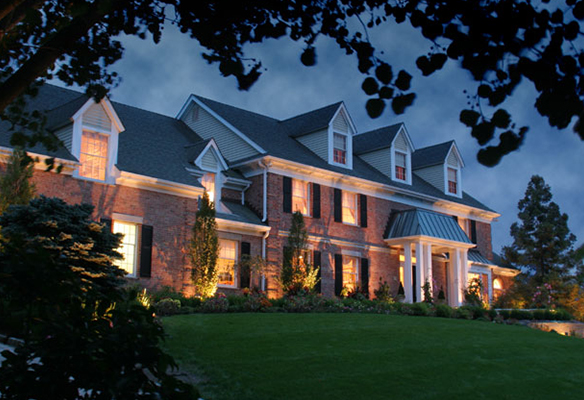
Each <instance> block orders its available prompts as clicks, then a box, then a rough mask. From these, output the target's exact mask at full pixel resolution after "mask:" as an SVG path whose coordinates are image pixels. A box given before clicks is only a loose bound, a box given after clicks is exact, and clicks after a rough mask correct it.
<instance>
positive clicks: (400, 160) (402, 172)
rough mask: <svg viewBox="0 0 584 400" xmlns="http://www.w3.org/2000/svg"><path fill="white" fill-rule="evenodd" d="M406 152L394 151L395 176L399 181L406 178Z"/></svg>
mask: <svg viewBox="0 0 584 400" xmlns="http://www.w3.org/2000/svg"><path fill="white" fill-rule="evenodd" d="M406 171H407V154H405V153H402V152H400V151H396V152H395V178H396V179H398V180H400V181H406V180H407V175H406Z"/></svg>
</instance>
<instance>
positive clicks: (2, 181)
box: [0, 148, 36, 214]
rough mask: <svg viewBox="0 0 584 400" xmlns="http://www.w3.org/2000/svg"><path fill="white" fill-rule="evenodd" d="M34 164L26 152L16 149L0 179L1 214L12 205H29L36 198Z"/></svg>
mask: <svg viewBox="0 0 584 400" xmlns="http://www.w3.org/2000/svg"><path fill="white" fill-rule="evenodd" d="M33 168H34V162H33V161H32V159H31V158H30V157H29V156H28V155H27V154H26V152H25V151H23V150H22V149H19V148H15V149H14V151H13V152H12V154H11V155H10V158H9V160H8V164H7V166H6V173H5V174H4V175H3V176H2V178H0V214H2V213H3V212H4V211H5V210H6V209H7V208H8V206H9V205H11V204H21V205H24V204H28V202H29V201H30V200H32V198H33V197H35V192H36V189H35V185H34V183H32V182H31V178H32V173H33Z"/></svg>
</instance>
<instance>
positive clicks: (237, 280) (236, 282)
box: [217, 237, 240, 289]
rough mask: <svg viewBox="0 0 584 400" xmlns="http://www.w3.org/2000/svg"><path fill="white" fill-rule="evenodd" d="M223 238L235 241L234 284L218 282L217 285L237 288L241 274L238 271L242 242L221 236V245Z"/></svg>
mask: <svg viewBox="0 0 584 400" xmlns="http://www.w3.org/2000/svg"><path fill="white" fill-rule="evenodd" d="M221 240H229V241H231V242H235V260H234V264H233V285H225V284H221V283H217V287H218V288H225V289H237V286H238V285H237V284H238V282H239V276H238V274H237V272H238V271H237V264H238V263H239V246H240V242H239V241H238V240H234V239H228V238H224V237H220V238H219V246H221ZM217 261H219V258H217Z"/></svg>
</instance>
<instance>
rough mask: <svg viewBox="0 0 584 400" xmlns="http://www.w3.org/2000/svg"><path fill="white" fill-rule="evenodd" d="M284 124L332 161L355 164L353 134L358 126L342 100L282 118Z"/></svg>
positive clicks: (333, 162)
mask: <svg viewBox="0 0 584 400" xmlns="http://www.w3.org/2000/svg"><path fill="white" fill-rule="evenodd" d="M282 126H283V128H284V129H285V130H286V131H287V132H288V135H289V136H291V137H293V138H295V139H296V140H298V141H299V142H300V143H302V144H303V145H304V146H306V147H307V148H309V149H310V150H311V151H312V152H314V153H315V154H316V155H317V156H319V157H320V158H322V159H323V160H324V161H326V162H327V163H329V164H330V165H335V166H338V167H342V168H347V169H352V168H353V136H354V135H355V133H356V131H357V129H356V128H355V125H354V124H353V121H352V120H351V117H350V116H349V113H348V112H347V109H346V107H345V105H344V104H343V103H336V104H332V105H330V106H327V107H323V108H320V109H318V110H314V111H311V112H308V113H306V114H302V115H299V116H297V117H294V118H290V119H288V120H285V121H282Z"/></svg>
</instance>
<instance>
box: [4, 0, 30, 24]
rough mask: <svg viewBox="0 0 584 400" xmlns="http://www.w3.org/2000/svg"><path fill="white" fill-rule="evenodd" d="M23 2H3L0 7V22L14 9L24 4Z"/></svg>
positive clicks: (19, 0)
mask: <svg viewBox="0 0 584 400" xmlns="http://www.w3.org/2000/svg"><path fill="white" fill-rule="evenodd" d="M24 1H25V0H8V1H6V0H5V1H3V2H2V3H3V4H1V3H0V4H1V5H0V21H2V20H3V19H4V17H5V16H7V15H8V14H10V13H11V12H12V11H13V10H14V9H15V8H16V7H18V6H19V5H21V4H22V3H24Z"/></svg>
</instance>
